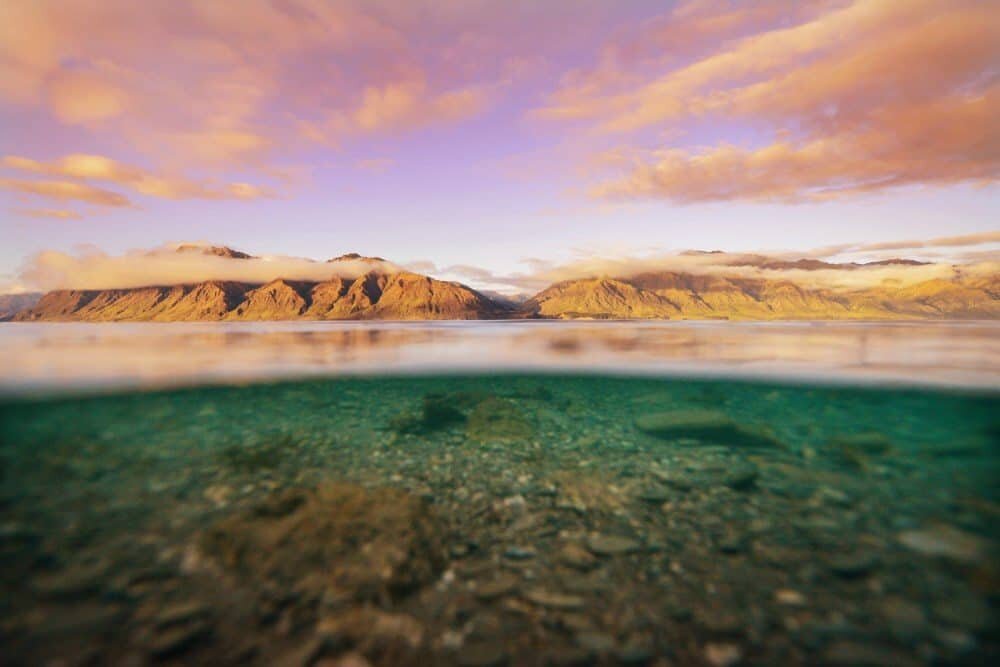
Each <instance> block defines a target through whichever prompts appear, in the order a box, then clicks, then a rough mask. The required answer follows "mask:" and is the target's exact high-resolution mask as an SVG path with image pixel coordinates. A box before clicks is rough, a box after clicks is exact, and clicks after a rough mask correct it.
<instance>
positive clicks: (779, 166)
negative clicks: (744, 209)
mask: <svg viewBox="0 0 1000 667" xmlns="http://www.w3.org/2000/svg"><path fill="white" fill-rule="evenodd" d="M997 104H1000V86H996V87H994V88H993V89H991V90H990V91H989V92H988V93H987V94H985V95H982V96H979V97H975V98H972V99H966V100H961V101H959V100H953V99H945V100H941V101H938V102H933V103H930V104H926V105H923V106H915V107H911V108H908V109H905V110H901V109H900V110H896V109H894V110H892V112H891V115H890V117H885V118H883V116H882V114H881V113H876V114H873V115H872V116H871V120H872V129H869V130H867V131H857V130H855V129H854V128H853V127H852V128H850V129H846V130H842V131H834V132H832V133H831V134H830V135H828V136H825V137H819V138H816V139H813V140H811V141H807V142H804V143H799V144H792V143H788V142H782V141H779V142H775V143H773V144H769V145H767V146H764V147H763V148H759V149H753V150H751V149H743V148H739V147H735V146H727V145H725V146H717V147H713V148H711V149H708V150H704V151H700V152H690V151H685V150H666V151H659V152H655V153H653V155H652V156H651V159H650V160H640V161H638V164H636V165H635V166H634V167H633V168H632V169H631V170H630V171H629V172H628V173H627V174H626V175H625V176H624V177H623V178H620V179H616V180H612V181H610V182H605V183H602V184H600V185H598V186H596V187H595V188H594V189H593V190H592V194H593V195H595V196H597V197H600V198H611V199H632V198H666V199H671V200H673V201H676V202H682V203H690V202H699V201H722V200H733V199H746V200H786V201H803V200H824V199H830V198H834V197H841V196H845V195H851V194H858V193H862V192H871V191H876V190H882V189H885V188H888V187H893V186H902V185H913V184H922V185H950V184H955V183H962V182H967V181H970V180H971V181H974V182H982V183H988V182H992V181H994V180H996V178H997V174H998V165H1000V120H998V118H997V115H996V113H995V111H996V108H997ZM890 127H891V128H892V130H890V129H889V128H890Z"/></svg>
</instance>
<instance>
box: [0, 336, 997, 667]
mask: <svg viewBox="0 0 1000 667" xmlns="http://www.w3.org/2000/svg"><path fill="white" fill-rule="evenodd" d="M998 333H1000V328H998V327H997V326H996V325H994V324H990V323H976V322H968V323H956V324H950V323H930V324H924V323H893V324H881V323H880V324H864V323H843V324H841V323H795V324H785V323H767V324H742V323H741V324H735V323H669V322H668V323H631V322H577V323H560V322H523V323H521V322H502V323H487V322H475V323H415V324H397V323H325V322H323V323H298V322H296V323H273V324H271V323H251V324H243V323H239V324H135V325H132V324H106V325H101V324H44V325H37V324H23V325H22V324H14V325H0V368H2V369H3V370H2V377H0V477H2V480H3V484H2V487H0V488H2V494H0V585H2V591H0V592H2V595H0V656H2V659H0V662H2V663H3V664H14V665H37V664H66V665H77V664H80V665H82V664H95V665H104V664H112V665H118V664H121V665H144V664H176V665H189V664H206V665H230V664H231V665H237V664H259V665H320V664H322V665H341V666H342V667H364V666H365V665H435V664H442V665H468V666H475V665H479V666H484V665H547V664H554V665H588V664H596V665H619V664H622V665H657V666H666V665H688V664H693V665H741V664H748V665H816V664H832V665H862V664H863V665H924V664H926V665H941V664H945V665H948V664H955V665H965V664H997V659H998V657H1000V642H998V640H997V637H998V633H997V630H998V621H997V609H996V606H997V602H998V600H1000V566H998V562H1000V561H998V558H997V556H998V553H997V544H998V538H1000V534H998V520H1000V483H998V482H1000V391H998V389H1000V382H998V379H1000V344H998V339H1000V337H998V336H997V334H998Z"/></svg>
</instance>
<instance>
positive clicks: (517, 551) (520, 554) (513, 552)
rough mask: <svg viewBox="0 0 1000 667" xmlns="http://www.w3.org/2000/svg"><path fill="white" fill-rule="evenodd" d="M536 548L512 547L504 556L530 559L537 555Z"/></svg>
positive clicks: (513, 558) (515, 558)
mask: <svg viewBox="0 0 1000 667" xmlns="http://www.w3.org/2000/svg"><path fill="white" fill-rule="evenodd" d="M535 555H536V554H535V550H534V549H527V548H524V547H510V548H508V549H507V550H506V551H504V552H503V557H504V558H509V559H511V560H528V559H530V558H534V557H535Z"/></svg>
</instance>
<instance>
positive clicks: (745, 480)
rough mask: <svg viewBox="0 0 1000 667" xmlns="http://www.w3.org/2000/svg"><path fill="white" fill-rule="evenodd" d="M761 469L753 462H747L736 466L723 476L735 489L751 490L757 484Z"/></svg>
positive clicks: (727, 484) (728, 484)
mask: <svg viewBox="0 0 1000 667" xmlns="http://www.w3.org/2000/svg"><path fill="white" fill-rule="evenodd" d="M759 476H760V471H758V470H757V466H755V465H753V464H752V463H745V464H741V465H738V466H736V467H734V468H733V469H732V470H730V471H729V472H728V473H726V475H725V477H724V478H723V482H724V483H725V485H726V486H728V487H729V488H731V489H733V490H735V491H749V490H751V489H753V488H754V487H755V486H756V485H757V478H758V477H759Z"/></svg>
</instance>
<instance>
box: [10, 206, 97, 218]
mask: <svg viewBox="0 0 1000 667" xmlns="http://www.w3.org/2000/svg"><path fill="white" fill-rule="evenodd" d="M12 212H13V213H15V214H16V215H20V216H23V217H25V218H54V219H56V220H79V219H81V218H82V217H83V216H82V215H80V214H79V213H77V212H76V211H70V210H68V209H63V208H15V209H13V211H12Z"/></svg>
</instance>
